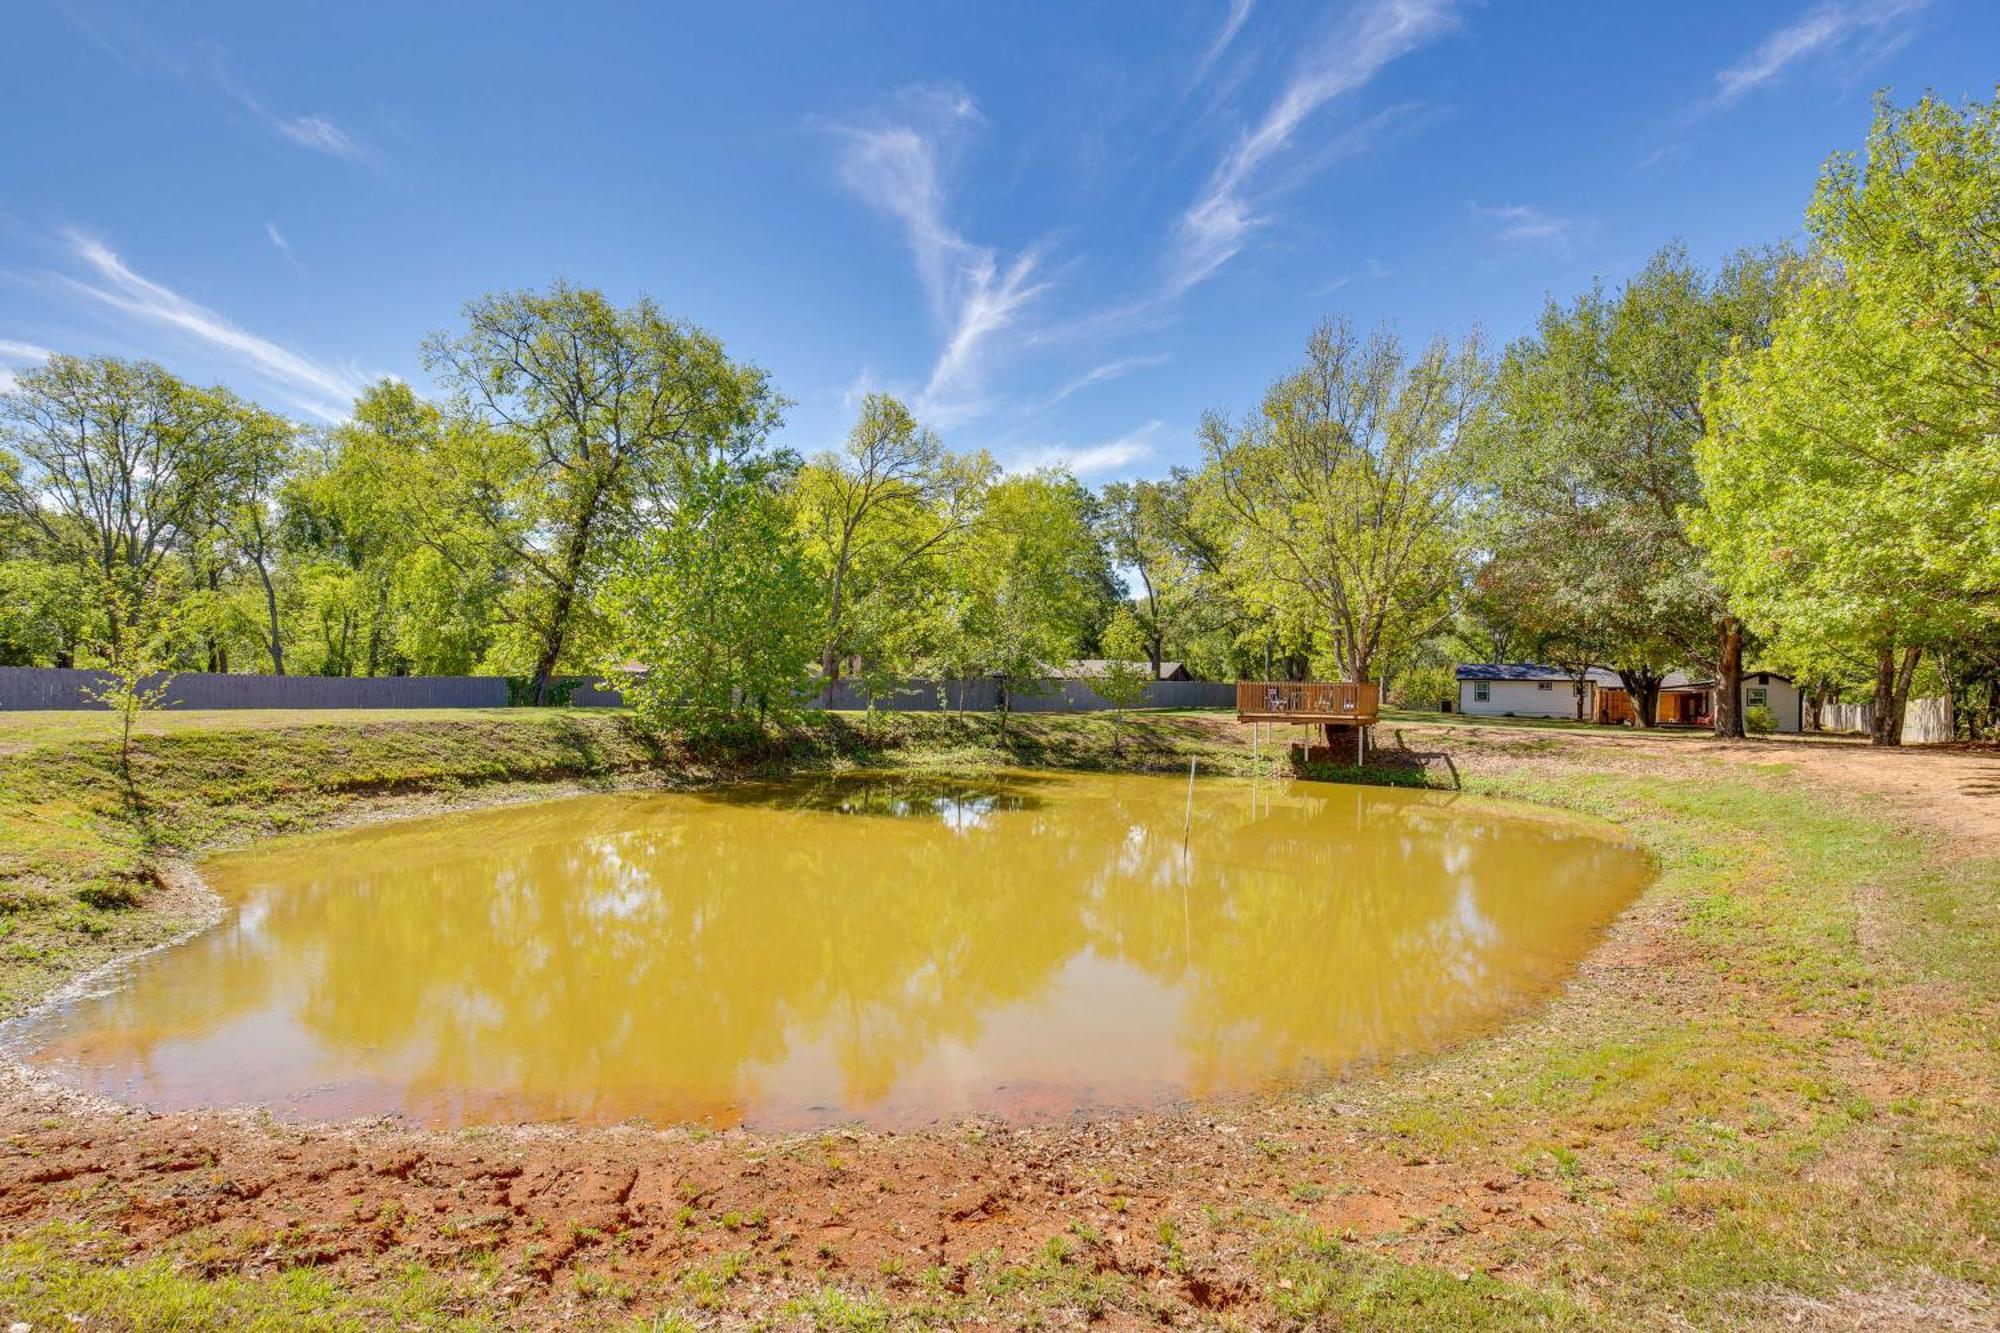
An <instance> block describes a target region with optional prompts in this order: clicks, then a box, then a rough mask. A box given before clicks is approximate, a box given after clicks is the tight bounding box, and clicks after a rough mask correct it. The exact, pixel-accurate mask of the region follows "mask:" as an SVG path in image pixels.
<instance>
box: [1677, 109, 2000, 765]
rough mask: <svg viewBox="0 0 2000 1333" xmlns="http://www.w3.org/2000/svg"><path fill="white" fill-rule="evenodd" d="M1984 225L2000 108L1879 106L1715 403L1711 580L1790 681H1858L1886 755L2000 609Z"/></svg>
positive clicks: (1999, 338) (1994, 234)
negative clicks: (1777, 308)
mask: <svg viewBox="0 0 2000 1333" xmlns="http://www.w3.org/2000/svg"><path fill="white" fill-rule="evenodd" d="M1996 217H2000V100H1996V101H1995V102H1990V103H1976V104H1973V105H1970V106H1967V107H1964V108H1954V107H1952V106H1950V105H1948V104H1946V103H1942V102H1938V101H1936V100H1933V99H1929V98H1927V99H1925V100H1924V101H1922V102H1919V103H1918V104H1917V105H1915V106H1914V107H1911V108H1909V109H1907V110H1902V111H1898V110H1896V109H1895V108H1893V107H1890V106H1888V105H1887V104H1884V105H1881V106H1879V107H1878V108H1877V112H1876V118H1875V123H1874V127H1873V129H1872V130H1871V131H1870V134H1869V137H1868V143H1867V148H1866V151H1865V153H1864V155H1863V157H1862V158H1861V159H1860V160H1859V161H1857V160H1855V159H1853V158H1851V157H1839V158H1836V159H1834V161H1833V162H1832V163H1831V164H1830V165H1829V166H1828V167H1827V169H1826V172H1825V173H1824V175H1823V176H1822V178H1821V181H1820V186H1819V190H1818V193H1817V195H1816V196H1815V198H1814V201H1813V205H1812V208H1811V211H1810V213H1809V214H1808V219H1807V220H1808V224H1809V226H1810V229H1811V232H1812V236H1813V240H1814V243H1815V253H1814V262H1813V265H1812V269H1811V274H1810V277H1811V281H1810V282H1809V284H1808V285H1807V286H1806V287H1805V288H1804V290H1803V291H1802V292H1801V293H1800V294H1799V295H1798V297H1797V298H1796V299H1795V301H1794V302H1793V303H1792V305H1791V306H1790V308H1789V309H1788V310H1787V311H1786V313H1785V316H1784V318H1783V319H1782V321H1781V322H1780V324H1779V326H1778V328H1777V331H1776V334H1775V336H1774V337H1773V338H1772V340H1771V342H1770V345H1769V346H1768V347H1765V348H1762V349H1751V350H1749V351H1746V353H1745V354H1744V355H1743V356H1741V357H1739V358H1738V359H1737V360H1736V361H1735V362H1733V363H1732V364H1731V366H1730V367H1729V368H1728V371H1727V373H1725V374H1724V375H1723V377H1722V378H1721V380H1720V382H1719V383H1718V384H1716V385H1715V386H1714V388H1713V390H1712V392H1711V395H1710V397H1709V400H1708V407H1709V421H1710V429H1709V431H1708V434H1707V435H1706V437H1705V438H1704V439H1703V441H1702V444H1701V449H1700V451H1699V455H1698V463H1699V467H1700V469H1701V475H1702V480H1703V482H1704V484H1705V486H1706V490H1707V506H1706V508H1705V510H1703V511H1700V512H1699V513H1697V514H1696V516H1695V524H1696V528H1697V532H1698V534H1699V536H1700V538H1701V540H1702V541H1703V543H1704V544H1705V545H1706V546H1707V548H1708V550H1709V553H1710V568H1711V569H1712V571H1713V572H1714V574H1715V576H1716V577H1717V578H1718V579H1720V580H1722V581H1723V582H1724V583H1725V584H1726V585H1727V586H1728V588H1729V592H1730V595H1731V599H1732V601H1733V602H1734V604H1735V605H1737V606H1739V607H1740V608H1741V609H1742V612H1743V614H1744V616H1745V617H1746V618H1747V619H1748V620H1749V621H1750V622H1751V623H1752V624H1753V625H1754V626H1756V627H1757V628H1758V629H1760V630H1761V631H1762V632H1763V633H1765V634H1766V635H1767V636H1769V638H1770V639H1771V641H1772V643H1773V644H1774V646H1775V647H1776V649H1777V651H1778V652H1779V653H1780V655H1781V656H1782V657H1783V658H1784V660H1786V661H1787V662H1788V663H1789V664H1791V665H1793V666H1795V667H1802V668H1806V669H1808V670H1809V671H1815V672H1824V673H1826V674H1830V675H1838V674H1840V673H1841V669H1842V665H1843V663H1846V662H1852V661H1854V660H1856V659H1860V660H1863V661H1869V662H1872V665H1873V668H1874V672H1873V674H1874V678H1875V729H1874V735H1873V740H1874V741H1875V743H1877V744H1881V745H1895V744H1899V743H1900V742H1901V739H1902V718H1903V710H1904V705H1905V703H1906V702H1907V700H1908V697H1909V693H1910V689H1911V685H1912V682H1913V680H1914V678H1915V675H1916V672H1917V669H1918V665H1919V663H1920V661H1921V659H1922V657H1923V655H1924V654H1925V653H1926V652H1928V651H1932V650H1936V649H1944V648H1947V647H1948V645H1951V644H1953V643H1956V642H1960V641H1965V640H1968V639H1972V638H1976V637H1978V636H1979V635H1980V634H1981V633H1982V632H1983V631H1984V630H1985V628H1986V627H1989V626H1990V625H1991V624H1992V621H1993V617H1994V614H1995V605H1996V597H1997V596H2000V407H1996V404H2000V355H1996V353H1995V349H1996V348H2000V309H1996V301H1995V298H1994V290H1995V287H1994V282H1995V276H1994V275H1995V274H1996V273H2000V229H1996V227H1995V225H1994V219H1995V218H1996Z"/></svg>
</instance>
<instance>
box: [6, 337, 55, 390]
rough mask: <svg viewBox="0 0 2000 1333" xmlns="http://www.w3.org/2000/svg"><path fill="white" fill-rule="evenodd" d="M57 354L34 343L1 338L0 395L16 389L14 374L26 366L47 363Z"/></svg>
mask: <svg viewBox="0 0 2000 1333" xmlns="http://www.w3.org/2000/svg"><path fill="white" fill-rule="evenodd" d="M54 355H55V353H54V352H51V351H50V350H49V349H48V348H46V347H37V346H36V345H35V344H34V343H26V342H17V341H15V340H14V339H12V338H0V393H5V392H7V390H9V389H11V388H13V387H14V372H15V371H16V370H17V369H20V368H22V367H25V366H31V365H34V364H35V363H37V362H40V361H46V360H48V359H49V358H50V357H52V356H54Z"/></svg>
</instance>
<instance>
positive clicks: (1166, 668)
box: [1049, 657, 1194, 680]
mask: <svg viewBox="0 0 2000 1333" xmlns="http://www.w3.org/2000/svg"><path fill="white" fill-rule="evenodd" d="M1113 660H1114V659H1112V658H1109V657H1080V658H1078V659H1077V660H1076V661H1074V662H1064V663H1062V664H1061V665H1060V666H1054V667H1050V668H1049V676H1050V678H1051V679H1054V680H1088V679H1090V678H1091V677H1092V676H1101V675H1103V674H1104V673H1105V671H1106V670H1107V669H1108V668H1109V667H1110V665H1111V663H1112V661H1113ZM1133 665H1135V666H1141V667H1146V668H1148V669H1149V670H1150V669H1151V663H1149V662H1145V661H1143V660H1142V661H1139V662H1135V663H1133ZM1160 679H1161V680H1192V679H1194V677H1193V676H1191V675H1190V674H1188V669H1187V668H1186V667H1184V666H1182V665H1181V664H1180V663H1179V662H1167V661H1162V662H1161V663H1160Z"/></svg>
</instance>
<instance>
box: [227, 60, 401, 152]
mask: <svg viewBox="0 0 2000 1333" xmlns="http://www.w3.org/2000/svg"><path fill="white" fill-rule="evenodd" d="M206 69H207V77H208V78H209V80H210V82H212V83H214V85H215V86H216V87H217V88H219V89H221V90H222V91H223V92H224V93H226V94H228V96H229V97H230V98H231V99H232V100H233V101H234V102H235V103H236V104H237V105H238V106H240V107H242V108H243V109H244V110H245V111H247V112H249V113H250V114H251V115H252V116H254V117H255V118H256V119H257V120H258V121H259V122H260V123H262V124H263V126H264V127H265V128H266V129H268V130H270V131H271V133H273V134H275V135H277V136H278V137H279V138H281V139H285V140H287V141H289V142H291V143H294V144H297V145H298V146H299V147H301V148H307V149H311V150H312V151H313V152H315V153H325V154H326V155H327V156H329V157H337V158H340V159H341V160H343V161H346V162H352V163H355V164H357V165H360V164H364V163H366V162H368V161H369V160H370V158H369V153H368V150H367V149H365V148H363V147H362V146H361V144H360V143H359V142H357V141H356V139H355V138H354V136H353V135H351V134H349V133H348V132H347V131H346V130H343V129H342V128H340V126H338V125H336V124H334V123H333V121H332V120H331V119H329V118H328V117H326V116H325V115H322V114H318V113H315V114H312V115H305V116H287V115H284V114H282V113H280V112H276V111H273V110H271V109H270V108H269V107H267V106H265V105H264V100H263V98H261V97H259V96H258V95H257V94H256V93H254V92H252V91H251V90H250V89H249V87H247V86H246V85H245V84H243V83H242V82H241V81H240V80H238V79H237V77H236V76H235V74H234V73H232V72H231V71H230V68H229V64H228V62H227V61H226V60H225V59H224V58H223V55H222V52H221V51H219V50H217V51H213V52H211V53H210V58H209V61H208V64H207V67H206Z"/></svg>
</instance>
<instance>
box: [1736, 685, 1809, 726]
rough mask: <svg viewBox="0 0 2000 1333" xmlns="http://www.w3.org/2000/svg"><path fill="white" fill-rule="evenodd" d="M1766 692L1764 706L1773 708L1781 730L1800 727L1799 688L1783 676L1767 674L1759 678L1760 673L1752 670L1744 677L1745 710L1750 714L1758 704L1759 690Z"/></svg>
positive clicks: (1773, 714) (1772, 711) (1746, 714)
mask: <svg viewBox="0 0 2000 1333" xmlns="http://www.w3.org/2000/svg"><path fill="white" fill-rule="evenodd" d="M1759 690H1762V691H1763V692H1764V707H1766V708H1768V709H1770V710H1771V716H1772V717H1774V718H1776V719H1777V722H1778V730H1779V731H1797V730H1798V729H1799V689H1798V686H1796V685H1794V684H1792V682H1790V681H1788V680H1786V679H1785V678H1784V677H1783V676H1772V675H1766V676H1764V677H1762V679H1759V676H1758V673H1757V672H1754V671H1751V672H1747V673H1745V675H1744V677H1743V712H1744V714H1745V716H1748V715H1749V712H1750V710H1751V709H1752V708H1753V707H1755V706H1756V701H1757V692H1758V691H1759Z"/></svg>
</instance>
